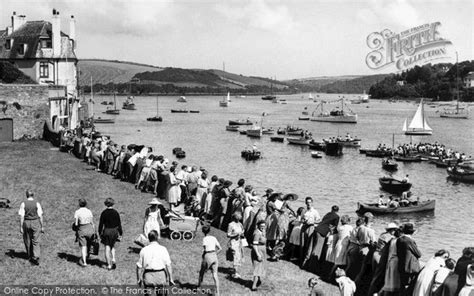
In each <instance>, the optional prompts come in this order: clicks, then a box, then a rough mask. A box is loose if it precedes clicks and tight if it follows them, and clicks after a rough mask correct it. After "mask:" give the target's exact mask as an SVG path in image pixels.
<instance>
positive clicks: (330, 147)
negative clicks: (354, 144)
mask: <svg viewBox="0 0 474 296" xmlns="http://www.w3.org/2000/svg"><path fill="white" fill-rule="evenodd" d="M343 148H344V146H343V145H342V144H341V143H338V142H334V143H326V147H325V148H324V152H325V153H326V155H331V156H341V155H342V154H343Z"/></svg>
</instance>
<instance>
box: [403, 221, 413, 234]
mask: <svg viewBox="0 0 474 296" xmlns="http://www.w3.org/2000/svg"><path fill="white" fill-rule="evenodd" d="M402 232H403V233H405V234H413V233H414V232H415V226H414V225H413V223H405V224H404V225H403V229H402Z"/></svg>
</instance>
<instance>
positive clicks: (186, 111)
mask: <svg viewBox="0 0 474 296" xmlns="http://www.w3.org/2000/svg"><path fill="white" fill-rule="evenodd" d="M171 113H189V110H186V109H171Z"/></svg>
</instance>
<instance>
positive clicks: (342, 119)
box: [310, 99, 357, 123]
mask: <svg viewBox="0 0 474 296" xmlns="http://www.w3.org/2000/svg"><path fill="white" fill-rule="evenodd" d="M339 101H341V109H340V110H339V109H338V108H336V109H334V110H332V111H330V112H325V111H324V103H325V101H321V102H320V103H319V104H318V105H317V106H316V109H315V110H314V111H313V114H312V117H311V119H310V120H311V121H322V122H333V123H357V114H355V113H354V112H353V111H352V110H350V109H349V107H347V106H346V105H345V103H344V99H340V100H339ZM344 106H345V107H346V109H347V110H344ZM318 108H319V109H320V112H319V113H318V114H316V115H315V112H316V110H318Z"/></svg>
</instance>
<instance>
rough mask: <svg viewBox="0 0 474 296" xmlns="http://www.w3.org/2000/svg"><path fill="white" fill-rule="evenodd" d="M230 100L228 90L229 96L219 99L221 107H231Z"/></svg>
mask: <svg viewBox="0 0 474 296" xmlns="http://www.w3.org/2000/svg"><path fill="white" fill-rule="evenodd" d="M229 102H230V92H227V97H224V98H222V101H219V107H229Z"/></svg>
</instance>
